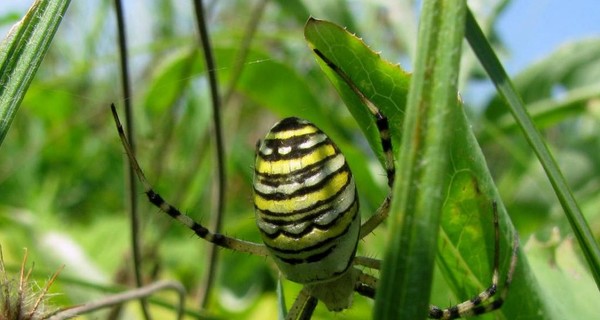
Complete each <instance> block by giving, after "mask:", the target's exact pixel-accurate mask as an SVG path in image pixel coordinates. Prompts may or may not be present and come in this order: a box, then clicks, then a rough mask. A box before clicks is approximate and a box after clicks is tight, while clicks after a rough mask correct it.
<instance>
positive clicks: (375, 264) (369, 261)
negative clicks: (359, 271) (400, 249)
mask: <svg viewBox="0 0 600 320" xmlns="http://www.w3.org/2000/svg"><path fill="white" fill-rule="evenodd" d="M354 264H355V265H359V266H363V267H367V268H369V269H375V270H381V260H379V259H374V258H368V257H360V256H359V257H354Z"/></svg>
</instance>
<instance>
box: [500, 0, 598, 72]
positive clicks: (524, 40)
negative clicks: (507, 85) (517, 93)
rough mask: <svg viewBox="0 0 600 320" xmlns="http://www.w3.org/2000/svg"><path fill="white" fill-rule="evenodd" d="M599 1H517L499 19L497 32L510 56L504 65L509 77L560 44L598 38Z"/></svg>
mask: <svg viewBox="0 0 600 320" xmlns="http://www.w3.org/2000/svg"><path fill="white" fill-rule="evenodd" d="M599 15H600V1H598V0H575V1H564V0H533V1H532V0H518V1H512V3H511V4H510V5H509V7H508V8H507V10H506V11H505V12H504V14H503V15H502V16H501V18H500V21H499V24H498V32H499V33H500V37H501V39H502V41H503V43H504V44H505V45H506V47H507V49H508V50H509V52H510V56H507V57H504V59H503V63H504V65H505V67H506V68H507V69H508V71H509V73H511V74H514V72H516V71H518V70H521V69H523V68H524V67H525V66H527V65H529V64H531V63H532V62H533V61H535V60H537V59H540V58H543V57H545V56H547V55H548V54H549V53H550V52H552V51H554V50H555V49H556V48H557V47H558V46H559V45H560V44H562V43H565V42H568V41H574V40H576V39H581V38H586V37H592V36H595V37H600V18H599Z"/></svg>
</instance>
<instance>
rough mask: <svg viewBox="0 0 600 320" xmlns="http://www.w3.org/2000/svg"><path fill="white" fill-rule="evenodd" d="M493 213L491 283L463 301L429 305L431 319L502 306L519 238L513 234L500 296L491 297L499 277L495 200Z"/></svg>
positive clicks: (478, 311)
mask: <svg viewBox="0 0 600 320" xmlns="http://www.w3.org/2000/svg"><path fill="white" fill-rule="evenodd" d="M492 208H493V214H494V272H493V276H492V284H491V285H490V286H489V287H488V288H487V289H485V290H483V291H482V292H481V293H479V294H478V295H476V296H475V297H473V298H471V299H470V300H467V301H465V302H462V303H459V304H457V305H454V306H452V307H448V308H446V309H441V308H439V307H437V306H433V305H430V306H429V317H430V318H433V319H456V318H463V317H470V316H474V315H480V314H483V313H487V312H490V311H493V310H496V309H498V308H500V307H501V306H502V304H503V303H504V300H505V299H506V295H507V294H508V288H509V287H510V284H511V282H512V278H513V274H514V271H515V267H516V265H517V251H518V249H519V238H518V237H517V236H516V235H515V238H514V240H513V246H512V256H511V260H510V266H509V269H508V273H507V275H506V280H505V282H504V287H503V289H502V292H501V293H500V296H499V297H497V298H496V299H493V297H494V295H495V294H496V291H497V290H498V279H499V277H500V276H499V271H498V268H499V265H500V227H499V226H498V208H497V205H496V202H495V201H494V202H493V203H492Z"/></svg>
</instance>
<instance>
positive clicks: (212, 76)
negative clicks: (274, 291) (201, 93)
mask: <svg viewBox="0 0 600 320" xmlns="http://www.w3.org/2000/svg"><path fill="white" fill-rule="evenodd" d="M194 9H195V13H196V20H197V22H198V29H199V32H200V43H201V45H202V49H203V50H202V51H203V53H204V61H205V65H206V70H207V72H208V83H209V86H210V95H211V100H212V109H213V122H214V126H215V128H214V130H215V142H216V151H217V171H218V173H217V182H216V183H217V211H216V213H215V214H214V215H212V221H211V227H212V230H213V232H217V233H218V232H220V230H221V224H222V220H223V212H224V211H225V182H226V176H225V152H224V147H223V135H222V131H221V110H220V109H221V101H220V97H219V88H218V83H217V70H216V67H215V61H214V58H213V55H212V47H211V45H210V39H209V37H208V30H207V27H206V21H205V19H204V8H203V6H202V1H201V0H195V1H194ZM208 246H209V248H210V249H209V250H210V254H209V256H208V258H207V271H206V276H205V278H204V279H205V280H204V283H203V285H202V287H201V288H200V290H201V291H200V307H201V308H205V307H206V305H207V303H208V296H209V293H210V291H211V288H212V285H213V282H214V275H215V270H216V265H217V254H218V251H217V247H216V246H214V245H212V244H209V245H208Z"/></svg>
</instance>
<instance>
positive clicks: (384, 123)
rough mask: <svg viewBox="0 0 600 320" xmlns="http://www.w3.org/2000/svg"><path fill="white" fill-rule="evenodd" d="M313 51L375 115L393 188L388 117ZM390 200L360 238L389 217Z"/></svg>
mask: <svg viewBox="0 0 600 320" xmlns="http://www.w3.org/2000/svg"><path fill="white" fill-rule="evenodd" d="M313 51H314V52H315V54H316V55H317V56H318V57H319V58H321V60H323V62H325V63H326V64H327V66H328V67H329V68H331V70H333V72H335V73H336V74H337V75H338V76H339V77H340V78H342V80H344V82H346V84H347V85H348V86H349V87H350V89H352V91H354V93H355V94H356V96H357V97H358V98H359V99H360V101H361V102H362V103H363V104H364V105H365V106H366V107H367V109H368V110H369V112H371V114H372V115H373V116H374V117H375V122H376V123H377V130H378V131H379V137H380V139H381V148H382V150H383V153H384V156H385V171H386V175H387V180H388V186H389V187H390V189H391V188H392V186H393V185H394V176H395V174H396V166H395V164H394V154H393V151H392V138H391V135H390V128H389V123H388V119H387V118H386V116H385V115H383V113H381V111H379V108H377V107H376V106H375V104H373V102H371V101H370V100H369V99H368V98H367V97H366V96H365V95H364V94H363V93H362V92H361V91H360V89H359V88H358V87H357V86H356V85H355V84H354V82H353V81H352V79H350V77H349V76H348V75H347V74H346V73H345V72H344V71H343V70H342V69H340V68H339V67H338V66H337V65H335V64H334V63H333V62H332V61H331V60H329V58H327V57H326V56H325V55H323V53H322V52H321V51H319V50H318V49H313ZM390 201H391V199H390V195H388V196H387V197H386V198H385V200H384V202H383V204H382V205H381V206H380V207H379V209H377V211H376V212H375V214H374V215H373V216H371V217H370V218H369V219H368V220H367V221H366V222H365V223H363V224H362V226H361V231H360V239H362V238H363V237H365V236H366V235H368V234H369V233H371V232H372V231H373V230H374V229H375V228H376V227H377V226H378V225H379V224H381V223H382V222H383V221H384V220H385V219H386V218H387V217H388V214H389V207H390Z"/></svg>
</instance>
